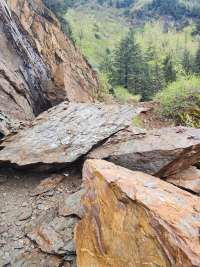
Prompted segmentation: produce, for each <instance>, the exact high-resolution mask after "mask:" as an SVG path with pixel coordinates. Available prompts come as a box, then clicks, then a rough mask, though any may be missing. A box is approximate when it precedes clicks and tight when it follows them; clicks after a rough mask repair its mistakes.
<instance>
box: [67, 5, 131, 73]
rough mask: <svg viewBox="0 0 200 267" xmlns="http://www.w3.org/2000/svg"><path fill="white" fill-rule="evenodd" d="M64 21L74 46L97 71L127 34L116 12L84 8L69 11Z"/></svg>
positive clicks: (122, 20) (125, 26) (126, 28)
mask: <svg viewBox="0 0 200 267" xmlns="http://www.w3.org/2000/svg"><path fill="white" fill-rule="evenodd" d="M65 19H66V20H67V21H69V23H70V25H71V28H72V33H73V38H74V40H75V41H76V45H77V46H78V47H79V48H80V49H81V52H82V53H83V54H84V55H85V56H86V57H87V59H88V60H89V62H90V64H91V65H92V66H93V68H95V69H97V70H99V68H100V67H102V65H103V64H102V61H104V60H105V61H107V55H108V54H109V53H112V51H113V49H114V48H115V46H116V45H117V44H118V43H119V42H120V40H121V39H122V38H123V37H124V36H125V35H126V33H127V32H128V27H127V25H126V23H125V21H124V19H123V18H121V17H119V18H118V13H117V12H115V11H113V10H107V9H106V8H105V9H103V11H102V10H101V9H98V8H96V9H91V8H88V7H85V6H83V7H81V8H76V9H69V10H68V12H67V13H66V14H65ZM99 37H100V38H99Z"/></svg>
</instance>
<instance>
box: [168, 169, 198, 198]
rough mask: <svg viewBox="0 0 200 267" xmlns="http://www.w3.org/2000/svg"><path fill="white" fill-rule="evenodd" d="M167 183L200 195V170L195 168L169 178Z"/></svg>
mask: <svg viewBox="0 0 200 267" xmlns="http://www.w3.org/2000/svg"><path fill="white" fill-rule="evenodd" d="M167 182H169V183H172V184H174V185H177V186H179V187H181V188H183V189H186V190H189V191H192V192H194V193H196V194H200V170H199V169H197V167H195V166H191V167H190V168H188V169H186V170H184V171H182V172H180V173H177V174H175V175H172V176H170V177H168V178H167Z"/></svg>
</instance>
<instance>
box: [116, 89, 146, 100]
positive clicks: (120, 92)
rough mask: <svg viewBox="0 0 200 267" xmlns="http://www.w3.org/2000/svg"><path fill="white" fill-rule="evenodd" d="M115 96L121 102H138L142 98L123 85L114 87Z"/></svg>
mask: <svg viewBox="0 0 200 267" xmlns="http://www.w3.org/2000/svg"><path fill="white" fill-rule="evenodd" d="M114 96H115V98H116V99H117V100H118V101H119V102H120V103H136V102H139V101H140V100H141V96H140V95H133V94H130V93H129V92H128V91H127V89H125V88H124V87H122V86H117V87H116V88H115V89H114Z"/></svg>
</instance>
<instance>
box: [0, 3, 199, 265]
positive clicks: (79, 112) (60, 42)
mask: <svg viewBox="0 0 200 267" xmlns="http://www.w3.org/2000/svg"><path fill="white" fill-rule="evenodd" d="M97 93H98V81H97V78H96V74H95V72H94V71H93V70H92V69H91V67H90V66H89V65H88V63H87V62H86V60H85V59H84V58H83V57H82V56H81V55H80V53H79V51H78V50H77V49H76V48H75V47H74V46H73V44H72V43H71V42H70V41H69V40H68V39H67V38H66V37H65V36H64V34H63V33H62V31H61V28H60V24H59V22H58V20H57V19H56V18H55V16H54V15H53V14H52V13H51V12H50V11H49V10H48V9H47V8H46V7H45V6H44V4H43V3H42V1H41V0H8V1H5V0H0V139H1V142H0V267H1V266H2V267H34V266H37V267H133V266H134V267H144V266H146V267H152V266H153V267H157V266H160V267H182V266H183V267H199V266H200V242H199V233H200V232H199V229H200V216H199V214H200V201H199V194H200V170H199V169H198V168H199V162H200V129H192V128H186V127H168V128H161V129H153V130H149V131H147V130H144V129H139V128H137V127H134V126H133V125H132V121H133V118H134V117H135V116H137V115H139V114H141V113H142V112H143V111H144V110H145V109H144V108H143V107H141V105H140V107H139V106H131V105H118V104H113V105H106V104H102V103H94V102H95V101H96V98H95V96H96V94H97ZM72 101H73V102H72ZM83 102H84V103H83ZM52 106H54V107H52ZM83 166H84V167H83ZM82 167H83V175H82V174H81V171H80V170H81V169H82ZM49 172H50V173H51V174H49ZM82 178H83V179H82ZM82 181H83V182H82ZM76 256H77V257H76ZM76 259H77V260H76Z"/></svg>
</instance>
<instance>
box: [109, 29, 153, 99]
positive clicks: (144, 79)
mask: <svg viewBox="0 0 200 267" xmlns="http://www.w3.org/2000/svg"><path fill="white" fill-rule="evenodd" d="M148 80H149V73H148V66H147V63H146V62H145V60H144V58H143V57H142V54H141V51H140V47H139V46H138V44H137V43H136V42H135V39H134V33H133V31H130V32H129V33H128V34H127V36H126V37H125V38H124V39H123V40H122V41H121V42H120V44H119V46H118V47H117V49H116V50H115V55H114V63H113V71H112V78H111V81H112V83H113V84H114V85H120V86H123V87H124V88H126V89H127V90H128V91H129V92H131V93H133V94H140V95H141V96H142V97H143V99H145V98H146V97H147V87H148Z"/></svg>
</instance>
